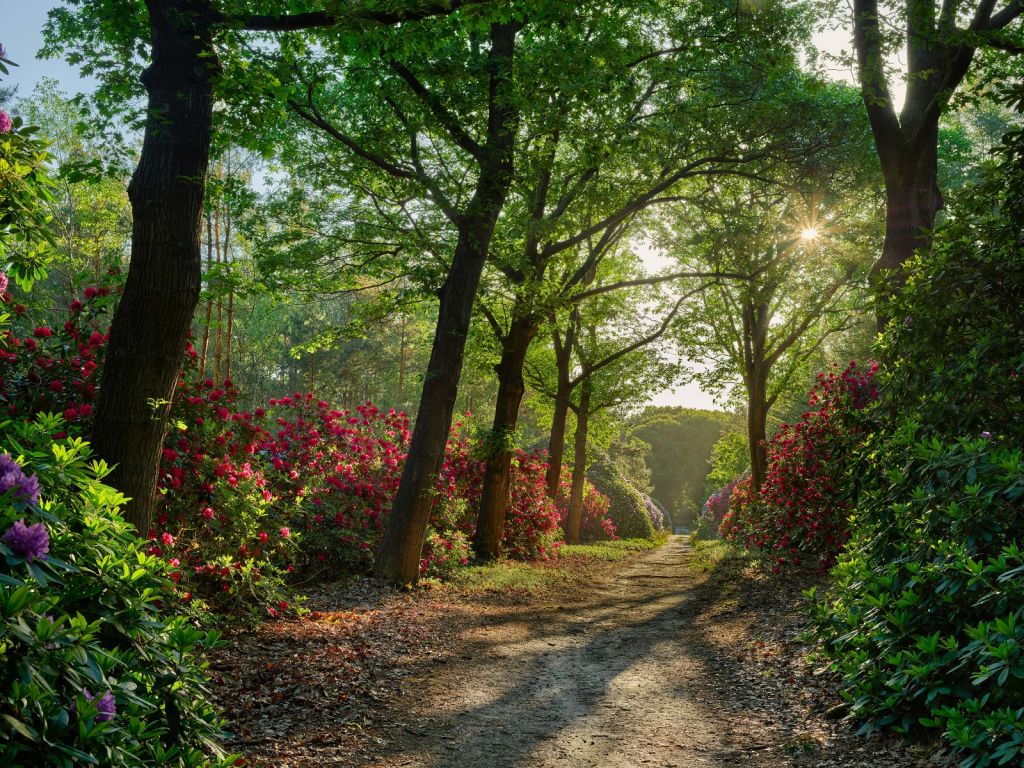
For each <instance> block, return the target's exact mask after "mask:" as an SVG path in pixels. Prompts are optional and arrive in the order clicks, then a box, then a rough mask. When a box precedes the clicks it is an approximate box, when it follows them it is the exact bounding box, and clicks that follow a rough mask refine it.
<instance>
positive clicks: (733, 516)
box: [720, 361, 878, 570]
mask: <svg viewBox="0 0 1024 768" xmlns="http://www.w3.org/2000/svg"><path fill="white" fill-rule="evenodd" d="M877 370H878V364H877V363H874V362H872V363H870V364H869V365H868V367H867V368H860V367H859V366H858V365H857V363H856V362H855V361H851V362H850V364H849V365H848V366H847V367H846V368H845V369H843V370H838V369H835V370H831V371H828V372H823V373H819V374H818V380H817V382H816V383H815V385H814V388H813V389H812V390H811V393H810V400H809V405H810V406H811V410H808V411H806V412H805V413H804V414H803V416H802V417H801V419H800V421H798V422H797V423H796V424H784V425H783V426H782V427H781V428H780V429H779V431H778V432H777V433H776V434H775V436H774V437H773V438H772V439H771V440H770V441H769V443H768V445H767V453H768V472H767V476H766V478H765V482H764V485H763V486H762V487H761V492H760V495H759V496H758V497H757V498H754V497H753V495H752V489H751V487H750V481H749V479H745V480H741V481H740V482H739V483H737V485H736V487H735V488H734V489H733V492H732V495H731V497H730V503H729V511H728V512H727V513H726V515H725V518H724V519H723V521H722V525H721V529H720V531H721V534H722V536H723V537H725V538H726V539H729V540H731V541H735V542H737V543H741V544H743V545H744V546H746V547H749V548H750V549H756V550H759V551H761V552H764V553H766V554H767V556H768V557H770V558H771V560H772V562H773V563H774V566H775V569H776V570H779V569H780V568H781V567H782V566H783V565H786V564H793V565H799V564H800V562H801V561H802V560H803V559H815V560H816V561H817V562H818V564H819V565H820V566H821V567H823V568H824V567H827V566H829V565H831V563H832V562H834V560H835V557H836V555H837V554H838V552H839V550H840V549H841V548H842V547H843V545H844V544H845V543H846V540H847V537H848V536H849V530H848V525H847V515H848V511H849V502H848V501H847V499H846V498H845V496H844V493H843V480H844V476H845V474H846V471H847V468H848V466H849V465H848V460H849V458H850V456H851V454H852V452H853V450H854V449H855V448H856V447H857V445H859V444H860V442H861V440H862V439H863V433H862V431H861V429H860V428H859V426H858V420H857V419H856V418H855V415H856V414H857V412H858V411H860V410H861V409H863V408H864V407H865V406H867V405H868V404H869V403H871V402H873V401H874V400H877V399H878V388H877V387H876V385H875V373H876V372H877Z"/></svg>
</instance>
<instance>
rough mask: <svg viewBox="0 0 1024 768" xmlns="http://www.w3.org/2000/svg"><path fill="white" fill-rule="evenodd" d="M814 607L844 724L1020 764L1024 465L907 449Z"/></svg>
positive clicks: (965, 445)
mask: <svg viewBox="0 0 1024 768" xmlns="http://www.w3.org/2000/svg"><path fill="white" fill-rule="evenodd" d="M910 453H911V457H912V458H911V459H910V460H909V462H908V463H907V464H906V465H905V466H904V467H903V468H901V469H898V470H893V471H892V472H891V473H890V475H889V481H890V483H891V486H890V487H889V489H888V490H887V491H886V492H884V493H878V492H873V493H872V495H871V497H870V498H869V499H867V500H865V501H864V503H863V506H862V514H864V515H867V516H868V518H867V519H868V521H869V522H868V523H867V524H866V525H865V526H863V527H862V528H861V529H859V530H858V531H857V533H858V535H857V536H856V538H855V542H856V543H855V545H854V546H852V547H850V548H849V549H848V551H847V552H846V553H845V554H844V555H843V556H842V558H841V559H840V562H839V564H838V566H837V567H836V568H835V570H834V571H833V573H834V575H835V577H836V584H835V586H834V588H833V591H832V594H831V595H830V597H829V598H828V599H826V600H823V601H821V602H820V603H818V604H817V616H816V623H817V626H818V628H819V630H820V631H821V632H822V633H823V634H824V636H825V637H826V638H827V642H826V643H825V646H824V647H825V651H826V653H827V654H828V655H829V656H830V657H831V658H833V659H834V660H835V668H836V669H837V670H838V671H839V672H840V674H841V676H842V680H843V683H844V696H845V698H846V699H847V700H848V701H849V702H850V704H851V710H852V712H853V714H854V715H856V716H858V717H861V718H864V719H866V720H868V721H870V722H871V723H874V724H875V725H878V726H883V727H890V728H893V729H895V730H898V731H901V732H908V731H911V730H914V729H916V728H918V727H920V726H925V727H929V728H939V729H941V730H942V731H943V732H944V733H945V735H946V738H947V739H949V741H950V743H952V744H953V745H954V746H955V747H958V748H961V749H963V750H966V751H967V752H968V753H975V754H974V755H973V756H972V757H971V758H969V759H968V760H967V761H966V762H965V763H964V764H965V765H977V766H983V765H988V764H989V763H990V762H992V763H995V764H1005V763H1000V762H999V761H1000V760H1001V759H1002V758H1003V757H1004V756H1005V757H1007V758H1010V759H1013V761H1014V764H1019V762H1020V760H1022V759H1024V751H1022V750H1024V740H1022V737H1024V729H1022V726H1021V725H1020V724H1019V723H1018V720H1019V716H1018V714H1017V713H1018V710H1019V709H1020V707H1021V706H1022V705H1024V653H1022V652H1024V551H1022V550H1021V548H1020V546H1019V543H1020V540H1021V538H1020V537H1021V533H1022V529H1024V517H1022V516H1021V514H1020V512H1021V506H1022V504H1024V454H1022V453H1021V451H1020V450H1018V449H1010V448H1006V447H1001V446H999V445H996V444H995V443H993V442H992V441H991V440H988V439H985V438H981V439H977V440H966V441H961V442H956V443H951V444H944V443H942V442H941V441H939V440H938V438H931V439H929V440H925V441H922V442H918V443H916V444H915V445H913V446H912V447H911V448H910Z"/></svg>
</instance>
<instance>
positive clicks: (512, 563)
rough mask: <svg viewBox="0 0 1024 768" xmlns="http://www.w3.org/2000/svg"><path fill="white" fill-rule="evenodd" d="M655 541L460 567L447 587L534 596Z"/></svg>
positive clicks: (595, 546)
mask: <svg viewBox="0 0 1024 768" xmlns="http://www.w3.org/2000/svg"><path fill="white" fill-rule="evenodd" d="M666 538H667V535H665V536H661V537H659V538H658V539H655V540H651V539H620V540H619V541H601V542H593V543H591V544H569V545H566V546H563V547H562V548H561V550H560V555H559V558H558V559H557V560H555V561H552V562H548V563H522V562H519V561H517V560H499V561H497V562H495V563H489V564H487V565H475V566H470V567H468V568H462V569H460V570H459V572H458V574H457V575H456V576H455V577H454V578H453V579H451V580H450V581H449V582H447V584H446V586H447V587H448V588H451V589H455V590H457V591H459V592H466V593H480V592H520V593H528V594H537V593H539V592H543V591H545V590H548V589H551V588H553V587H557V586H559V585H564V584H568V583H570V582H573V581H577V580H579V579H581V578H583V577H585V576H586V573H587V570H588V566H589V565H592V564H596V563H598V562H617V561H619V560H625V559H626V558H628V557H631V556H633V555H635V554H636V553H638V552H645V551H648V550H651V549H654V548H655V547H657V546H659V545H661V544H662V543H664V541H665V539H666Z"/></svg>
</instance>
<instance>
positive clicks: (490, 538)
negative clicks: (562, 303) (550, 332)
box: [473, 316, 540, 560]
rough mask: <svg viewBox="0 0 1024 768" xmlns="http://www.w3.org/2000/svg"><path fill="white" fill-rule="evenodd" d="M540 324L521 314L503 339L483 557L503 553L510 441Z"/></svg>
mask: <svg viewBox="0 0 1024 768" xmlns="http://www.w3.org/2000/svg"><path fill="white" fill-rule="evenodd" d="M539 327H540V326H539V323H538V322H537V320H536V318H534V317H532V316H525V317H519V318H516V319H515V320H513V321H512V325H511V327H510V328H509V332H508V334H507V335H506V336H505V338H504V339H502V354H501V362H500V363H498V366H497V372H498V396H497V399H496V401H495V404H494V422H493V424H492V426H491V435H492V439H493V440H494V444H493V445H492V446H491V447H490V451H489V452H488V455H487V462H486V464H485V466H484V484H483V490H482V491H481V494H480V509H479V512H478V514H477V521H476V534H475V535H474V537H473V550H474V551H475V552H476V554H477V557H479V558H480V559H482V560H493V559H494V558H496V557H498V555H500V554H501V537H502V535H503V533H504V531H505V511H506V509H507V508H508V489H509V485H510V480H511V475H512V457H513V455H514V454H515V447H514V446H513V445H511V442H510V441H511V436H512V435H513V434H515V430H516V424H517V423H518V421H519V406H520V404H521V403H522V401H523V395H524V394H525V393H526V382H525V381H523V366H524V365H525V364H526V353H527V351H528V350H529V348H530V343H531V342H532V341H533V338H534V336H536V335H537V329H538V328H539Z"/></svg>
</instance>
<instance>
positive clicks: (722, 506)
mask: <svg viewBox="0 0 1024 768" xmlns="http://www.w3.org/2000/svg"><path fill="white" fill-rule="evenodd" d="M746 477H749V476H746ZM741 479H742V478H739V477H737V478H735V479H733V480H730V481H729V482H728V483H726V484H725V485H723V486H722V487H721V488H719V489H718V490H717V491H715V492H714V493H712V494H711V495H710V496H708V498H707V501H705V502H704V506H703V507H701V512H700V523H699V526H698V530H699V532H700V534H701V535H702V536H717V535H718V534H719V532H720V529H721V527H722V524H723V522H724V521H725V517H726V515H727V514H728V513H729V500H730V499H731V497H732V492H733V490H735V488H736V486H737V484H738V483H739V482H740V480H741ZM748 483H749V480H748ZM730 522H731V518H730Z"/></svg>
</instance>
